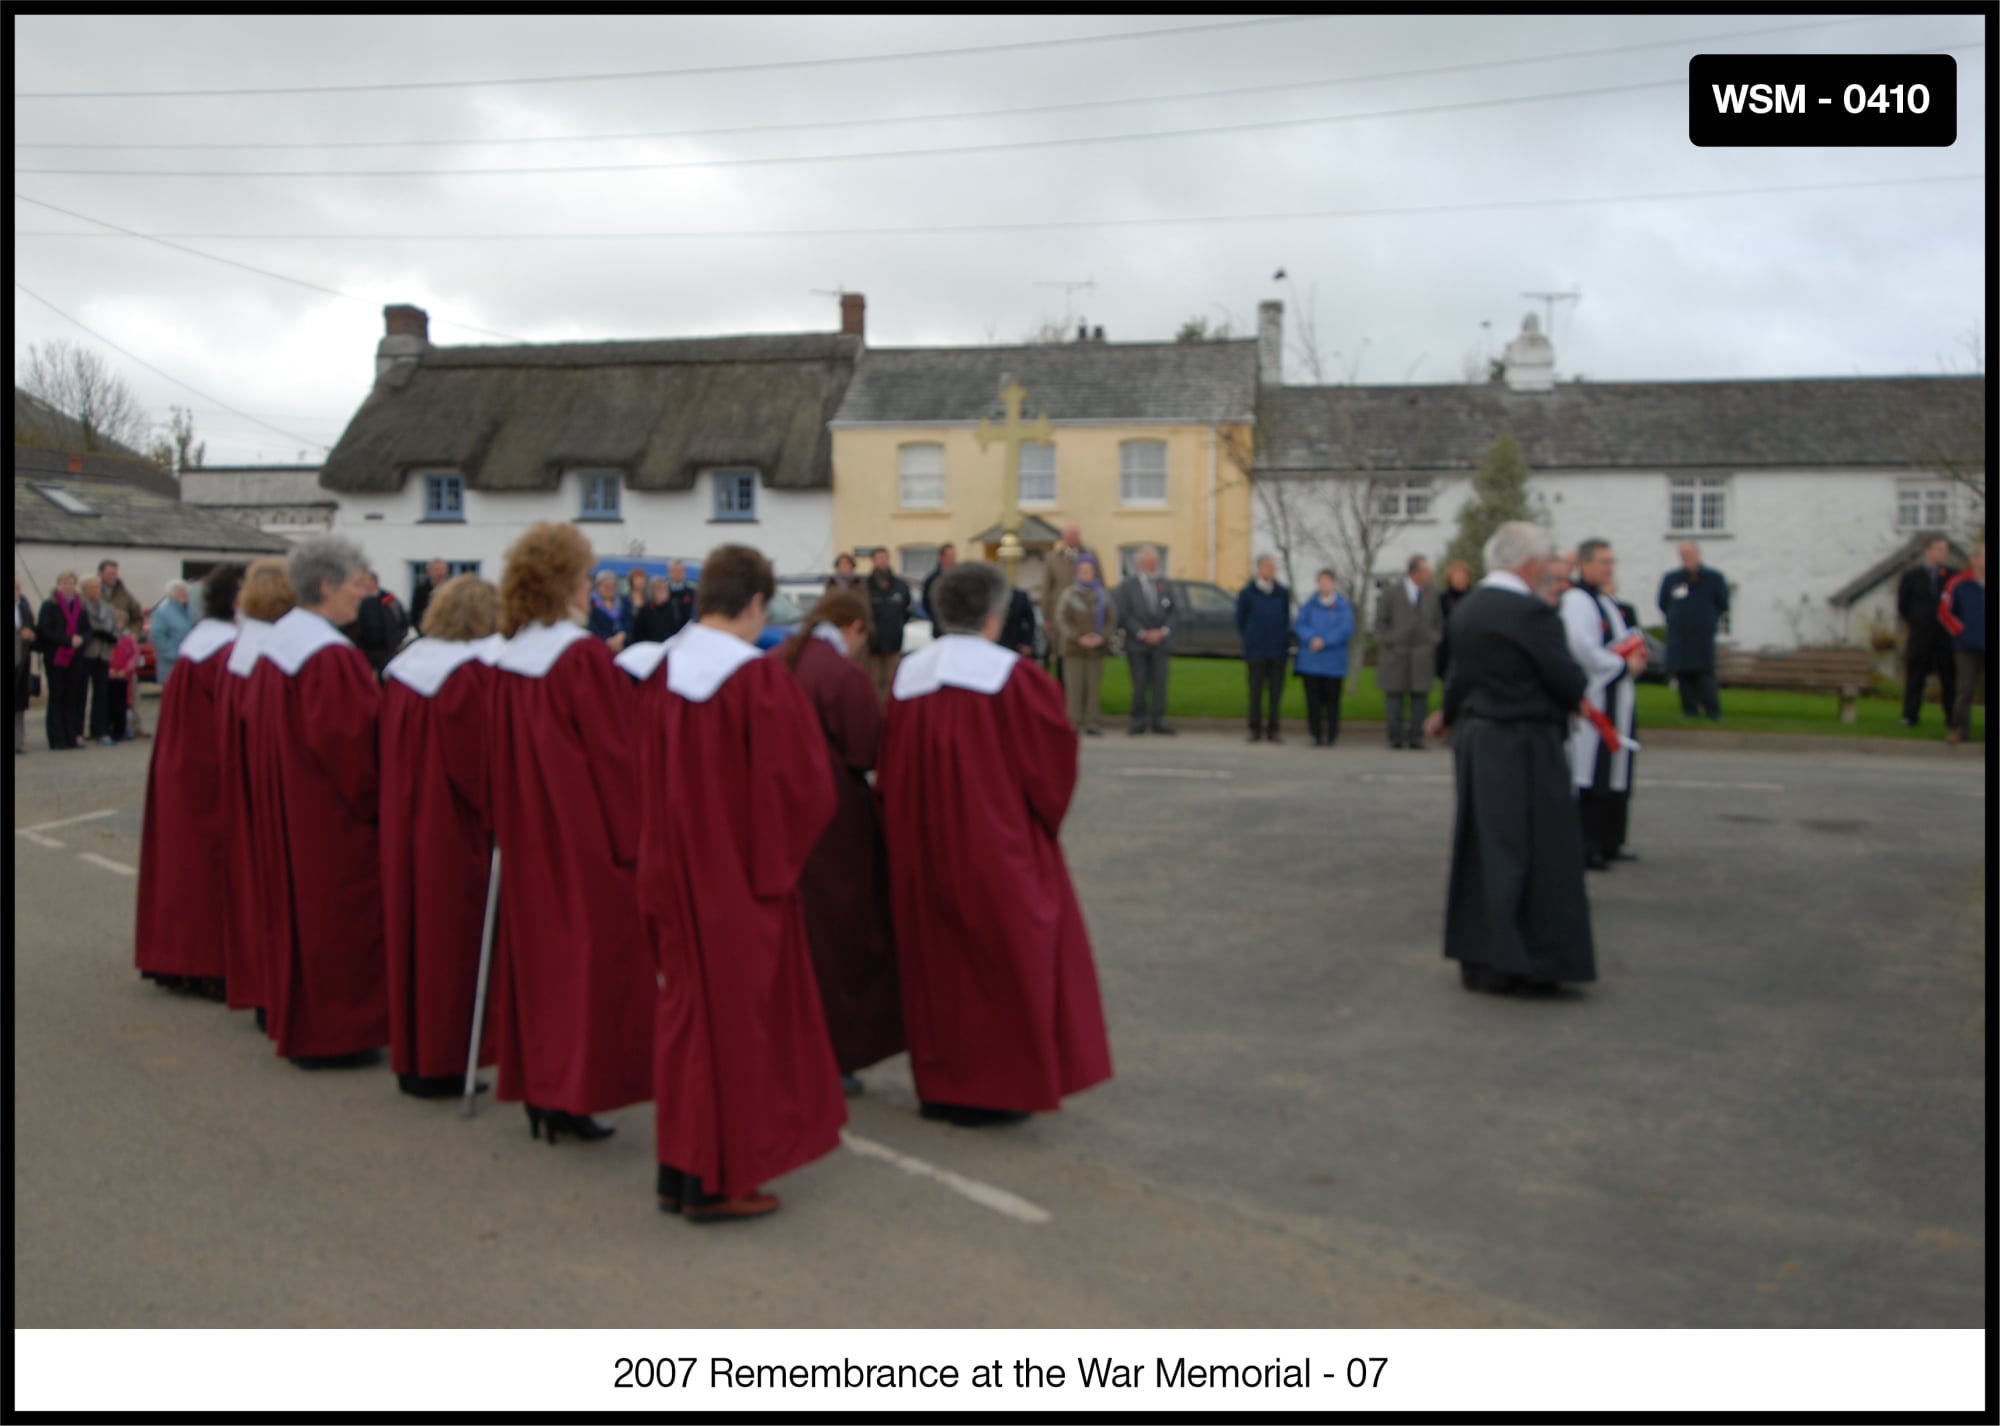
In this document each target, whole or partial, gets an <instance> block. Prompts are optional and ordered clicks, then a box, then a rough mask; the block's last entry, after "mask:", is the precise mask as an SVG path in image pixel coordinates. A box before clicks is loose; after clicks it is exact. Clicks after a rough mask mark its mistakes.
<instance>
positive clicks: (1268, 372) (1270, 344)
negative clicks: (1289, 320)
mask: <svg viewBox="0 0 2000 1426" xmlns="http://www.w3.org/2000/svg"><path fill="white" fill-rule="evenodd" d="M1257 384H1258V385H1259V386H1273V387H1275V386H1283V385H1284V384H1285V304H1284V303H1282V302H1259V303H1258V304H1257Z"/></svg>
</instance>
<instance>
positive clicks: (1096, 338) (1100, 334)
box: [1090, 327, 1104, 342]
mask: <svg viewBox="0 0 2000 1426" xmlns="http://www.w3.org/2000/svg"><path fill="white" fill-rule="evenodd" d="M1090 339H1091V340H1092V341H1093V342H1101V341H1103V340H1104V328H1102V327H1092V328H1091V329H1090Z"/></svg>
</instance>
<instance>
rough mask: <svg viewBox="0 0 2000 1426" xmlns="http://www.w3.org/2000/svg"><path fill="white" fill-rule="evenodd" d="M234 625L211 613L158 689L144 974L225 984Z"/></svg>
mask: <svg viewBox="0 0 2000 1426" xmlns="http://www.w3.org/2000/svg"><path fill="white" fill-rule="evenodd" d="M235 638H236V626H235V625H234V624H232V623H229V622H227V621H225V620H222V619H204V620H202V621H201V622H200V623H199V624H196V625H195V626H194V628H192V629H190V630H189V631H188V635H187V638H186V639H185V640H184V641H183V642H182V644H181V652H180V657H179V658H178V659H176V660H175V662H174V668H173V672H172V673H171V674H169V675H168V676H167V686H166V687H165V688H164V689H162V690H161V692H160V719H159V731H158V732H157V733H156V734H155V735H154V737H153V757H152V761H151V763H150V764H149V765H148V767H147V772H146V814H145V823H144V828H143V830H142V832H141V833H140V842H139V913H138V918H137V928H138V929H137V935H136V936H135V938H134V939H135V941H136V948H135V952H134V955H133V959H134V961H135V962H136V963H137V964H138V967H139V971H140V973H141V974H143V975H145V976H148V977H168V976H180V977H187V978H193V979H202V980H222V979H224V978H225V974H226V970H227V967H226V964H225V959H224V958H225V953H226V952H225V947H226V945H227V937H226V933H224V932H223V931H222V930H221V929H220V926H221V920H226V917H224V918H220V919H219V918H218V917H217V915H216V908H218V907H225V906H226V905H227V890H228V884H227V882H225V881H224V879H223V878H224V875H225V872H224V867H223V850H224V847H225V846H226V844H227V837H228V834H229V830H230V828H229V824H228V821H227V818H226V813H225V810H224V809H225V804H224V801H223V793H224V790H225V789H224V784H223V775H222V721H221V715H220V714H219V713H218V711H217V707H216V704H217V700H218V699H219V698H220V696H221V693H222V690H223V681H224V680H225V679H227V678H228V677H229V659H228V653H229V646H230V644H231V643H232V642H233V641H234V640H235Z"/></svg>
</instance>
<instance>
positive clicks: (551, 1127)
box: [524, 1104, 618, 1148]
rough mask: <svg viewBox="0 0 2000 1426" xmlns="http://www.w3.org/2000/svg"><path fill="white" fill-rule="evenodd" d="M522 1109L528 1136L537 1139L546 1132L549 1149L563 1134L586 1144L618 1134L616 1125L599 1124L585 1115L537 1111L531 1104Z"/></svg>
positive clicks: (560, 1110) (549, 1110) (564, 1111)
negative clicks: (526, 1119) (524, 1110)
mask: <svg viewBox="0 0 2000 1426" xmlns="http://www.w3.org/2000/svg"><path fill="white" fill-rule="evenodd" d="M524 1107H525V1108H526V1109H527V1111H528V1134H529V1136H530V1137H531V1138H537V1139H539V1138H541V1137H542V1132H543V1131H544V1130H547V1131H548V1141H549V1145H550V1147H551V1148H553V1147H554V1146H555V1143H556V1140H557V1139H558V1138H559V1137H560V1136H561V1135H564V1134H567V1135H569V1136H570V1137H571V1138H572V1139H581V1140H582V1141H583V1142H584V1143H586V1144H588V1143H593V1142H595V1141H596V1140H598V1139H608V1138H610V1137H611V1136H612V1135H613V1134H615V1133H617V1132H618V1128H617V1126H616V1125H614V1124H600V1123H598V1122H597V1121H596V1120H595V1119H592V1118H591V1117H590V1116H589V1115H587V1114H571V1113H569V1112H567V1111H566V1110H562V1109H538V1108H536V1107H535V1106H534V1105H532V1104H529V1105H526V1106H524Z"/></svg>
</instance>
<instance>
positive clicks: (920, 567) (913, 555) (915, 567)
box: [897, 545, 938, 580]
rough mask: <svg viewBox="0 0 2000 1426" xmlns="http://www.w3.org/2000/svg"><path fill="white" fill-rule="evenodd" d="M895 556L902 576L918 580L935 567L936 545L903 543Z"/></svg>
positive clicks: (936, 558)
mask: <svg viewBox="0 0 2000 1426" xmlns="http://www.w3.org/2000/svg"><path fill="white" fill-rule="evenodd" d="M897 558H898V560H899V562H900V563H901V565H902V573H903V578H905V579H917V580H920V579H923V578H924V577H925V576H927V575H928V574H929V573H930V572H931V571H932V570H934V569H936V568H937V564H938V552H937V546H936V545H905V546H903V548H902V549H901V550H899V551H897Z"/></svg>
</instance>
